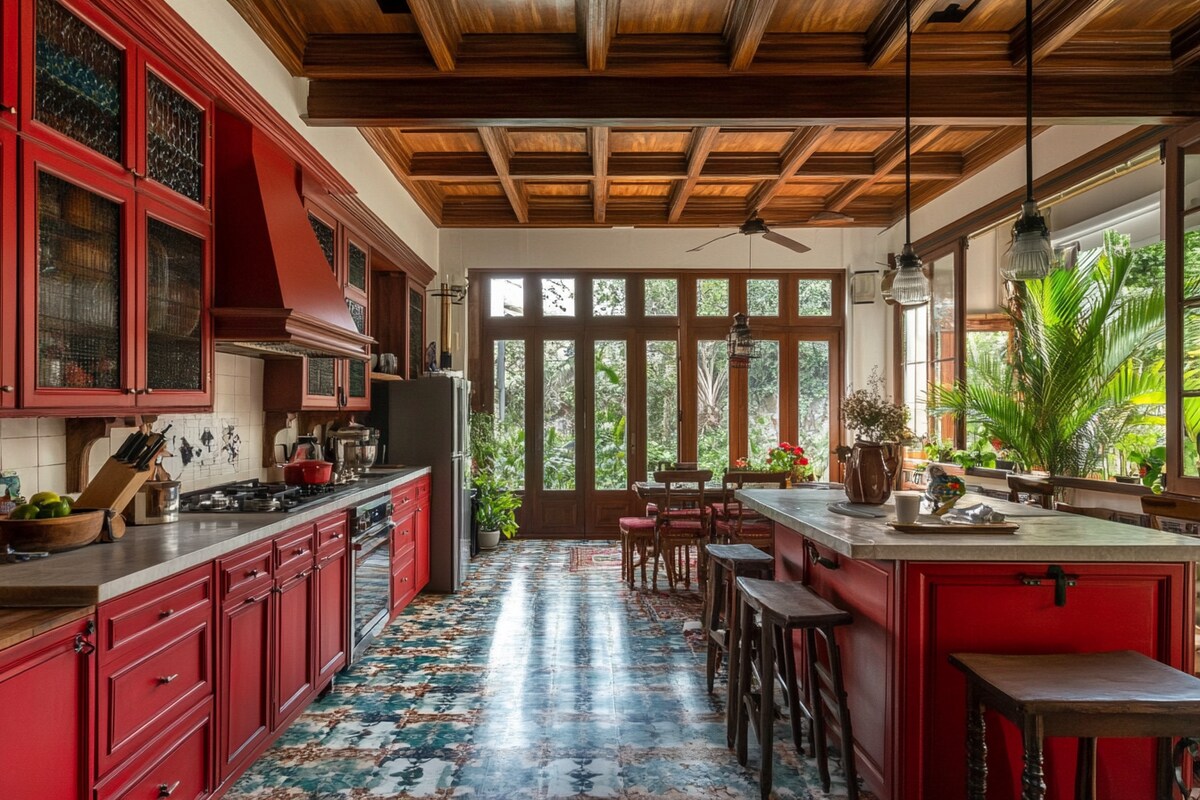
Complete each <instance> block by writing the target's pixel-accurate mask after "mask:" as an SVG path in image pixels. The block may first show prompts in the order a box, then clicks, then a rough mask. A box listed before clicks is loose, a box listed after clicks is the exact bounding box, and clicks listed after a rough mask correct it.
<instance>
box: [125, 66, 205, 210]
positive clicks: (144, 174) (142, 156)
mask: <svg viewBox="0 0 1200 800" xmlns="http://www.w3.org/2000/svg"><path fill="white" fill-rule="evenodd" d="M141 74H142V77H143V81H144V84H143V86H142V95H141V96H142V98H143V111H142V114H141V120H140V123H141V125H142V135H141V136H140V137H139V140H140V142H141V145H142V146H141V151H140V152H139V154H138V158H139V166H138V176H139V177H140V178H143V179H144V180H143V181H142V183H141V184H140V188H142V189H143V190H144V191H148V192H151V193H154V194H156V195H158V196H160V197H161V198H162V199H163V200H165V201H167V202H171V203H178V204H180V205H182V206H183V207H186V208H193V209H194V210H196V211H198V212H200V213H202V214H207V212H208V210H209V208H210V207H211V197H212V188H211V180H212V174H211V169H210V165H211V163H212V137H211V136H210V135H209V133H210V129H211V125H212V101H211V100H210V99H209V98H207V97H206V96H204V95H203V94H201V93H200V92H198V91H197V90H196V89H194V88H193V87H192V86H191V85H190V84H188V83H187V82H186V81H184V80H183V79H182V78H180V77H178V76H176V75H175V74H174V73H173V72H171V71H170V70H167V69H166V68H165V67H162V66H161V65H158V64H156V63H152V62H147V63H146V64H145V66H144V68H143V69H142V72H141Z"/></svg>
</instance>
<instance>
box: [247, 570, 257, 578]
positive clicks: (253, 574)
mask: <svg viewBox="0 0 1200 800" xmlns="http://www.w3.org/2000/svg"><path fill="white" fill-rule="evenodd" d="M246 577H247V578H257V577H258V570H256V569H252V570H250V571H249V572H247V573H246Z"/></svg>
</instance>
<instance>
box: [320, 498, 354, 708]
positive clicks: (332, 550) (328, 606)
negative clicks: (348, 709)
mask: <svg viewBox="0 0 1200 800" xmlns="http://www.w3.org/2000/svg"><path fill="white" fill-rule="evenodd" d="M348 529H349V523H348V521H347V519H346V514H345V513H344V512H343V513H339V514H337V515H336V516H334V517H332V518H327V519H325V520H320V521H318V522H317V542H318V544H317V565H316V566H315V567H314V569H315V570H316V573H315V580H316V587H315V590H314V591H315V592H316V598H317V599H316V603H317V610H316V623H317V631H316V650H317V687H318V689H320V688H321V687H324V686H325V685H326V684H328V682H329V681H330V680H332V679H333V676H334V674H335V673H337V671H338V670H340V669H341V668H342V667H344V666H346V648H347V647H348V646H349V641H350V631H349V628H348V626H349V620H350V606H349V604H350V571H349V559H348V557H347V552H348V551H347V549H346V548H347V532H348Z"/></svg>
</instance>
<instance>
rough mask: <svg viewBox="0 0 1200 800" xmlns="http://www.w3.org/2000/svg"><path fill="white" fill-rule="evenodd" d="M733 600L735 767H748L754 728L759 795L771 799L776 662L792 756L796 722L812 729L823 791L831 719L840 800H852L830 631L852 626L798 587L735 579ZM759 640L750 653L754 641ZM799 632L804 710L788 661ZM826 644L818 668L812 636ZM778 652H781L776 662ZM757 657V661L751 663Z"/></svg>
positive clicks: (846, 729) (850, 747) (853, 778)
mask: <svg viewBox="0 0 1200 800" xmlns="http://www.w3.org/2000/svg"><path fill="white" fill-rule="evenodd" d="M737 592H738V598H739V612H738V613H739V619H738V625H739V626H740V630H739V637H738V639H739V641H738V650H737V658H738V676H737V681H738V690H739V692H740V693H741V700H742V701H741V702H740V703H738V704H737V725H736V731H735V740H736V746H737V759H738V763H739V764H741V765H742V766H745V765H746V760H747V758H746V756H747V753H746V751H747V749H748V742H747V726H748V724H753V725H754V726H755V732H756V733H757V734H758V742H759V748H760V750H761V751H762V752H761V757H760V759H759V773H758V774H759V779H758V784H759V791H760V792H761V793H762V797H763V800H766V798H768V797H770V795H771V782H772V778H771V771H772V766H773V760H774V759H773V757H772V747H773V740H774V725H775V667H776V665H777V661H778V660H779V659H778V656H779V655H782V657H783V658H782V661H783V664H782V665H781V666H782V667H783V669H782V670H781V675H780V677H781V678H782V679H783V682H784V687H785V689H786V692H787V701H788V706H789V709H788V710H789V712H790V714H791V722H792V737H793V739H794V740H795V742H796V749H797V750H798V751H800V752H801V753H803V752H804V751H803V750H802V749H801V745H800V715H801V714H804V716H806V717H808V718H809V719H810V720H811V721H812V734H813V751H814V755H815V756H816V759H817V770H818V772H819V774H820V776H821V786H822V787H823V788H824V790H825V791H826V792H828V791H829V787H830V780H829V757H828V752H827V751H828V748H827V745H826V741H825V735H826V727H827V721H826V717H825V714H826V711H827V710H828V711H829V712H832V713H834V714H835V715H836V721H834V720H830V721H829V722H833V723H834V726H835V727H836V728H837V732H838V733H839V734H840V741H839V746H840V749H841V752H842V769H843V770H844V771H845V773H846V796H847V797H848V798H849V800H857V799H858V770H857V769H856V767H855V761H854V734H853V731H852V730H851V728H850V708H849V707H848V706H847V704H846V689H845V686H844V684H843V682H842V659H841V652H840V651H839V649H838V645H837V638H836V636H835V631H836V629H837V628H838V626H840V625H848V624H850V623H851V622H853V621H854V620H853V617H851V616H850V614H849V612H846V611H842V610H841V609H839V608H837V607H836V606H834V605H832V604H831V603H829V602H828V601H826V600H825V599H823V598H821V597H818V596H817V595H816V593H814V592H813V591H812V590H811V589H809V588H808V587H807V586H804V585H803V584H801V583H793V582H779V581H764V580H760V579H758V578H738V579H737ZM755 613H757V614H759V615H760V616H761V618H762V624H761V626H755V624H754V615H755ZM756 628H757V632H758V634H759V640H758V642H757V647H755V644H756V643H755V641H754V634H755V632H756ZM795 630H803V631H804V653H805V655H804V660H805V662H806V664H807V668H808V669H807V677H806V682H807V684H808V687H807V688H808V694H809V697H808V703H807V704H805V703H804V702H803V701H802V699H801V697H800V687H799V684H798V682H797V680H796V660H795V656H794V654H793V648H792V646H791V642H792V632H793V631H795ZM818 635H819V636H820V637H821V639H822V640H824V644H825V647H824V649H825V652H826V654H827V656H828V663H819V661H820V651H819V650H818V649H817V636H818ZM777 650H782V651H783V652H782V653H781V654H777V652H776V651H777ZM756 654H757V658H755V655H756ZM755 673H757V677H758V688H759V691H758V693H757V694H755V693H754V692H753V691H751V677H752V676H753V675H754V674H755Z"/></svg>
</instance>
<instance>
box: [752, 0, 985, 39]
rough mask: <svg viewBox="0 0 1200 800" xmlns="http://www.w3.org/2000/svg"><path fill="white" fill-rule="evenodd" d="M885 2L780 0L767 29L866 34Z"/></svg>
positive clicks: (862, 0) (777, 31)
mask: <svg viewBox="0 0 1200 800" xmlns="http://www.w3.org/2000/svg"><path fill="white" fill-rule="evenodd" d="M984 1H985V2H986V0H984ZM886 5H887V0H856V2H847V0H779V4H778V5H776V6H775V13H774V14H772V15H771V22H770V23H769V24H768V25H767V31H768V32H769V33H865V32H866V30H867V27H868V26H870V24H871V21H872V20H874V19H875V18H876V17H877V16H879V13H880V12H881V11H882V10H883V8H884V6H886Z"/></svg>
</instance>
